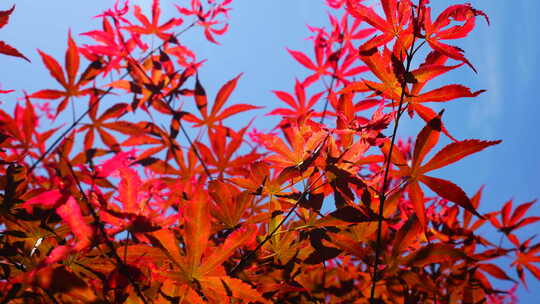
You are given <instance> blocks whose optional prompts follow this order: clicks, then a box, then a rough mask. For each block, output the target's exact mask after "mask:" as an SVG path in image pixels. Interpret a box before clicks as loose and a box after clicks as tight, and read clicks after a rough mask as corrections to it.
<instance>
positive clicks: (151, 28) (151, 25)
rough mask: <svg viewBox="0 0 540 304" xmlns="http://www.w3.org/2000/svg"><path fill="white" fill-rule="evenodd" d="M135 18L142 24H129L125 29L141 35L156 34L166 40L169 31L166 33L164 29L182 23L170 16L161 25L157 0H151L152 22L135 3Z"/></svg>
mask: <svg viewBox="0 0 540 304" xmlns="http://www.w3.org/2000/svg"><path fill="white" fill-rule="evenodd" d="M134 14H135V18H137V20H139V22H141V23H142V26H138V25H130V26H126V27H124V28H125V29H126V30H128V31H130V32H133V33H137V34H141V35H156V36H158V37H159V38H161V39H162V40H164V41H167V40H169V39H170V38H171V36H172V34H171V33H166V32H165V31H167V30H169V29H171V28H173V27H175V26H179V25H180V24H182V22H183V20H182V19H180V18H171V19H169V20H168V21H166V22H165V23H163V24H162V25H159V17H160V15H161V9H160V7H159V0H153V1H152V22H150V21H149V20H148V18H147V17H146V16H145V15H143V13H142V10H141V7H140V6H138V5H135V11H134Z"/></svg>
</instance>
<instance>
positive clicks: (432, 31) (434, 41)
mask: <svg viewBox="0 0 540 304" xmlns="http://www.w3.org/2000/svg"><path fill="white" fill-rule="evenodd" d="M422 11H423V14H422V18H421V21H422V24H423V27H424V30H425V39H426V41H427V42H428V44H429V45H430V46H431V47H432V48H433V49H434V50H436V51H438V52H440V53H442V54H444V55H446V56H448V57H450V58H452V59H455V60H459V61H462V62H464V63H466V64H467V65H468V66H470V67H471V68H472V69H473V70H474V71H475V72H476V69H475V68H474V66H473V65H472V64H471V63H470V62H469V60H467V58H465V56H464V55H463V50H462V49H460V48H458V47H455V46H451V45H448V44H445V43H442V42H440V40H451V39H458V38H463V37H466V36H467V35H468V34H469V33H470V32H471V31H472V30H473V28H474V26H475V20H476V17H477V16H483V17H484V18H485V19H486V21H487V23H488V24H489V19H488V17H487V15H486V14H485V13H484V12H482V11H480V10H476V9H474V8H473V7H472V6H471V5H470V4H458V5H452V6H449V7H447V8H446V9H445V10H444V11H443V12H442V13H440V14H439V16H438V17H437V19H436V20H435V21H434V22H432V21H431V8H430V7H426V6H422ZM452 19H453V20H454V21H457V22H460V21H461V22H464V24H463V25H454V26H451V27H449V28H446V27H447V26H448V25H449V24H450V23H451V22H452Z"/></svg>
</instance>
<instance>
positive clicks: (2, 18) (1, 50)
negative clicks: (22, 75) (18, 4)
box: [0, 5, 30, 62]
mask: <svg viewBox="0 0 540 304" xmlns="http://www.w3.org/2000/svg"><path fill="white" fill-rule="evenodd" d="M13 10H15V5H13V6H12V7H11V8H10V9H9V10H5V11H0V29H1V28H3V27H4V26H6V24H7V23H8V22H9V16H10V15H11V13H13ZM0 54H4V55H9V56H13V57H19V58H22V59H24V60H26V61H28V62H30V59H28V58H26V56H24V55H23V54H21V53H20V52H19V51H18V50H17V49H15V48H14V47H12V46H10V45H9V44H7V43H5V42H4V41H0Z"/></svg>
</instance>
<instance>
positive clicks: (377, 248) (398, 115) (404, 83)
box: [369, 37, 416, 304]
mask: <svg viewBox="0 0 540 304" xmlns="http://www.w3.org/2000/svg"><path fill="white" fill-rule="evenodd" d="M415 38H416V37H414V38H413V41H412V44H411V47H410V50H409V53H407V54H406V57H407V58H406V59H407V64H406V65H407V66H406V68H405V75H403V79H402V81H401V96H400V98H399V105H398V109H397V112H396V116H395V119H394V130H393V131H392V140H391V142H390V151H389V152H388V156H387V158H386V167H385V170H384V179H383V184H382V189H381V191H380V194H379V197H380V198H379V218H378V220H377V240H376V243H375V261H374V263H373V276H372V284H371V291H370V297H369V298H370V299H369V303H371V304H374V303H375V286H376V285H377V281H378V280H379V278H378V277H377V276H378V268H379V259H380V255H381V251H382V248H381V239H382V220H383V209H384V202H385V201H386V197H387V195H386V189H387V188H388V183H389V180H388V177H389V173H390V164H391V159H392V152H393V150H394V147H395V142H396V137H397V130H398V128H399V119H400V118H401V114H402V112H401V108H402V107H403V101H404V99H405V89H406V87H407V81H406V79H405V77H406V74H407V73H409V70H410V68H411V62H412V56H413V55H414V54H413V50H414V44H415Z"/></svg>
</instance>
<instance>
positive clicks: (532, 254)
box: [510, 237, 540, 287]
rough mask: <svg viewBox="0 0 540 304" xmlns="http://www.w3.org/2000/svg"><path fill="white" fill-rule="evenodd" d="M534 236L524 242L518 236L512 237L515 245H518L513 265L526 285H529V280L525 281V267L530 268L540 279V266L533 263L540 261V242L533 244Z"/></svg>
mask: <svg viewBox="0 0 540 304" xmlns="http://www.w3.org/2000/svg"><path fill="white" fill-rule="evenodd" d="M533 238H534V237H532V238H530V239H528V240H526V241H525V242H523V243H520V241H519V239H518V238H517V237H514V238H511V239H510V241H511V242H512V243H513V244H514V246H516V251H515V254H516V256H515V260H514V261H513V262H512V266H515V267H516V272H517V274H518V276H519V279H520V280H521V282H523V284H524V285H525V287H527V282H526V281H525V273H524V271H523V270H524V268H526V269H527V270H529V271H530V272H531V273H532V275H533V276H534V277H535V278H536V279H537V280H540V268H539V267H538V266H535V265H534V264H533V263H540V243H537V244H535V245H532V246H531V241H532V239H533Z"/></svg>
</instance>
